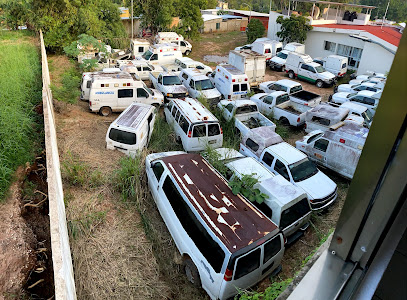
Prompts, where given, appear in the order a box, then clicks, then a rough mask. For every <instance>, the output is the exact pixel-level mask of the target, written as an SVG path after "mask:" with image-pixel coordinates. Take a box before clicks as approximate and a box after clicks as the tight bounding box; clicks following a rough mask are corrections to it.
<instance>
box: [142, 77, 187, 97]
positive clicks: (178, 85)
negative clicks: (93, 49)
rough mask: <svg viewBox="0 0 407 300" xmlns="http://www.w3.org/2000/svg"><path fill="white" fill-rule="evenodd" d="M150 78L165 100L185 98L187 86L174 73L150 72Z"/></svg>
mask: <svg viewBox="0 0 407 300" xmlns="http://www.w3.org/2000/svg"><path fill="white" fill-rule="evenodd" d="M150 80H151V82H152V83H153V85H154V87H155V88H156V89H157V90H159V91H160V92H161V93H162V94H163V95H164V100H165V101H166V102H167V100H168V99H169V98H185V97H186V96H187V95H188V90H187V88H186V87H185V86H184V85H183V84H182V82H181V80H180V79H179V77H178V76H177V75H176V74H175V73H172V72H150Z"/></svg>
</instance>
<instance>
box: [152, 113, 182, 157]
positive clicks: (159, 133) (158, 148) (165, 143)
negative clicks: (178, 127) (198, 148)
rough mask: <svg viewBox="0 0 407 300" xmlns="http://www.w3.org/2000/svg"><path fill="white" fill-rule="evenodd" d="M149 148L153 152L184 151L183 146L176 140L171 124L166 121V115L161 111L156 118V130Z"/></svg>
mask: <svg viewBox="0 0 407 300" xmlns="http://www.w3.org/2000/svg"><path fill="white" fill-rule="evenodd" d="M148 148H149V149H150V150H152V151H153V152H165V151H183V148H182V146H181V145H180V144H178V143H177V142H176V139H175V133H174V130H173V129H172V127H171V125H170V124H168V123H167V122H166V121H165V119H164V116H162V115H161V114H160V113H158V114H157V116H156V118H155V123H154V130H153V133H152V135H151V139H150V143H149V146H148Z"/></svg>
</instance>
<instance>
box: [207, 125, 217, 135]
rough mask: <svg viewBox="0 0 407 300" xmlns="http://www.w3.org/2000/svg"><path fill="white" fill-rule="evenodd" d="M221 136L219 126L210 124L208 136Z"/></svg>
mask: <svg viewBox="0 0 407 300" xmlns="http://www.w3.org/2000/svg"><path fill="white" fill-rule="evenodd" d="M219 134H220V128H219V124H208V136H215V135H219Z"/></svg>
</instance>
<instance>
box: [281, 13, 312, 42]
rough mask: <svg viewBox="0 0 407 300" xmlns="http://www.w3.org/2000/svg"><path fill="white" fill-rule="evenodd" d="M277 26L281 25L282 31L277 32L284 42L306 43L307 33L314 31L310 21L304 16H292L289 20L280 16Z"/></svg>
mask: <svg viewBox="0 0 407 300" xmlns="http://www.w3.org/2000/svg"><path fill="white" fill-rule="evenodd" d="M276 22H277V24H281V31H279V32H277V36H278V37H279V38H280V40H281V41H282V42H287V43H291V42H298V43H304V41H305V40H306V38H307V32H308V31H310V30H311V29H312V26H311V25H309V24H308V19H307V18H305V17H303V16H295V15H291V16H290V17H289V18H284V17H283V16H279V17H278V18H277V21H276Z"/></svg>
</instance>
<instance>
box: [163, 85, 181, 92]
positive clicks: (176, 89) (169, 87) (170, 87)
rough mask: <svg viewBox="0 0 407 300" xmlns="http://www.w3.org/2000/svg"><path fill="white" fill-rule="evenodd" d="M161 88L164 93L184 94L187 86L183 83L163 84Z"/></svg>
mask: <svg viewBox="0 0 407 300" xmlns="http://www.w3.org/2000/svg"><path fill="white" fill-rule="evenodd" d="M163 89H164V92H165V93H170V94H185V93H186V92H187V88H186V87H185V86H184V85H164V86H163Z"/></svg>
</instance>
